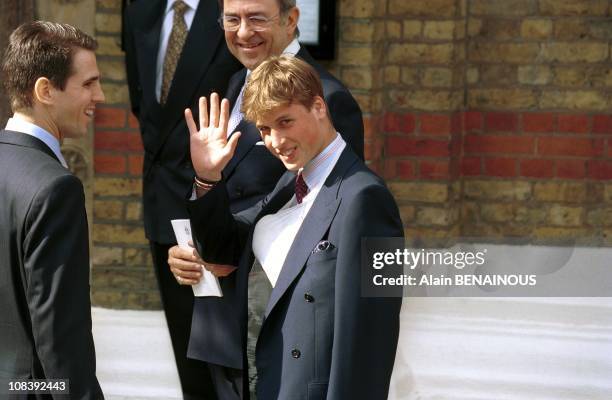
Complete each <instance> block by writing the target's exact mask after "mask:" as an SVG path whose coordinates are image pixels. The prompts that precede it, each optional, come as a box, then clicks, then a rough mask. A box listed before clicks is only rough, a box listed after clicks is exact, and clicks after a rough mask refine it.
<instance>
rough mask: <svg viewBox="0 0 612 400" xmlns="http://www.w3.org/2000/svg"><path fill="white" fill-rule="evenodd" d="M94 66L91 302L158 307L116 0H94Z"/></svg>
mask: <svg viewBox="0 0 612 400" xmlns="http://www.w3.org/2000/svg"><path fill="white" fill-rule="evenodd" d="M96 5H97V9H96V38H97V40H98V42H99V45H100V47H99V48H98V51H97V56H98V67H99V68H100V73H101V75H102V88H103V89H104V94H105V95H106V103H105V104H104V105H103V106H99V107H98V108H97V110H96V119H95V133H94V154H95V155H94V172H95V179H94V207H93V218H91V216H90V220H93V227H92V241H93V254H92V259H93V269H92V286H93V303H94V304H95V305H98V306H105V307H114V308H131V309H142V308H146V309H149V308H160V299H159V295H158V293H157V283H156V281H155V276H154V272H153V268H152V261H151V256H150V253H149V248H148V241H147V240H146V239H145V235H144V227H143V222H142V206H141V195H142V179H141V172H142V162H143V149H142V142H141V139H140V132H139V130H138V121H137V120H136V119H135V118H134V117H133V116H132V114H131V112H130V110H129V96H128V90H127V83H126V76H125V67H124V57H123V52H122V51H121V40H120V35H121V0H97V2H96Z"/></svg>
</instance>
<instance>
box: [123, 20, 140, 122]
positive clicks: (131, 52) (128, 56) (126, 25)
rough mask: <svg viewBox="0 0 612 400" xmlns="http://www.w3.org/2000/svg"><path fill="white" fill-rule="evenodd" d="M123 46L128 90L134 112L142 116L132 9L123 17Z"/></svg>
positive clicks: (135, 114) (138, 116)
mask: <svg viewBox="0 0 612 400" xmlns="http://www.w3.org/2000/svg"><path fill="white" fill-rule="evenodd" d="M122 42H123V48H124V51H125V70H126V71H125V72H126V74H127V82H128V90H129V93H130V105H131V108H132V113H133V114H134V116H136V118H140V100H141V98H142V89H141V86H140V78H139V77H138V63H137V62H136V44H135V43H134V32H133V28H132V25H131V23H130V10H129V9H128V10H125V12H124V17H123V37H122Z"/></svg>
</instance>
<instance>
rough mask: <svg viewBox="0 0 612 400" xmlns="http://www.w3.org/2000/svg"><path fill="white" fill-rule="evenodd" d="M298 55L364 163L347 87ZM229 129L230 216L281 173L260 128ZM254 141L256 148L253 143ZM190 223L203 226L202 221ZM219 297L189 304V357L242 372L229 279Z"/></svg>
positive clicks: (303, 53) (232, 91) (238, 83)
mask: <svg viewBox="0 0 612 400" xmlns="http://www.w3.org/2000/svg"><path fill="white" fill-rule="evenodd" d="M297 56H298V57H300V58H302V59H303V60H305V61H307V62H308V63H310V64H311V65H313V66H314V67H315V69H316V70H317V72H319V75H320V77H321V82H322V85H323V92H324V97H325V101H326V103H327V105H328V108H329V112H330V115H331V118H332V122H333V124H334V127H335V128H336V130H337V131H338V132H340V134H341V135H342V137H343V138H344V140H345V141H346V142H347V143H348V144H349V145H350V146H351V148H352V149H353V150H354V151H355V153H357V155H358V156H359V157H360V158H362V159H363V119H362V114H361V110H360V108H359V105H358V104H357V102H356V101H355V99H354V98H353V96H352V95H351V94H350V92H349V91H348V89H347V88H346V87H345V86H344V85H343V84H342V83H341V82H340V81H338V80H337V79H336V78H334V77H333V76H332V75H331V74H330V73H329V72H327V71H326V70H325V69H324V68H323V67H322V66H321V65H320V64H318V63H317V62H316V61H315V60H314V59H313V58H312V57H311V56H310V54H309V53H308V51H307V50H306V49H304V48H303V47H302V48H301V49H300V51H299V52H298V54H297ZM245 77H246V69H243V70H242V71H239V72H237V73H236V74H235V75H234V76H233V77H232V79H231V81H230V84H229V88H228V92H227V95H226V96H225V97H226V98H227V99H228V100H230V105H232V106H233V104H234V103H235V102H236V99H237V97H238V95H239V93H240V89H241V88H242V86H243V84H244V80H245ZM234 131H240V132H241V137H240V139H239V140H238V146H237V148H236V152H235V154H234V156H233V157H232V159H231V160H230V162H229V164H228V165H227V166H226V167H225V169H224V170H223V177H224V181H225V183H226V185H227V191H228V194H229V204H230V209H231V210H232V212H234V213H235V212H239V211H242V210H244V209H246V208H248V207H250V206H252V205H254V204H255V203H257V202H258V201H259V200H261V199H262V198H263V197H264V196H265V195H266V194H268V193H270V191H271V190H272V189H273V188H274V186H275V185H276V183H277V182H278V179H279V178H280V176H281V175H282V174H283V173H284V172H285V171H286V170H285V167H284V166H283V164H282V163H281V162H280V161H279V160H278V159H277V158H276V157H274V156H273V155H272V154H271V153H270V152H269V151H268V150H267V149H266V147H265V146H263V143H262V142H261V135H260V133H259V130H257V128H256V127H255V125H254V124H253V123H250V122H248V121H246V120H242V121H241V122H240V123H239V124H238V126H237V127H236V129H235V130H234ZM258 143H259V144H258ZM193 223H202V224H205V223H207V222H206V220H201V221H199V222H196V221H194V222H193ZM220 281H221V287H222V289H223V293H224V297H222V298H217V297H199V298H196V299H195V301H194V308H193V319H192V322H191V336H190V339H189V350H188V356H189V357H190V358H195V359H199V360H203V361H207V362H210V363H213V364H217V365H223V366H226V367H231V368H235V369H242V358H241V357H242V356H241V354H240V353H239V352H237V351H236V349H234V348H233V347H232V346H229V347H228V346H227V343H228V342H235V341H236V338H237V336H236V335H238V330H237V329H229V328H230V327H228V326H227V318H226V317H227V315H228V313H231V312H233V311H232V310H233V307H234V305H233V304H232V302H233V301H234V300H233V297H232V295H231V292H233V291H234V290H235V287H236V281H235V277H234V276H233V275H230V276H229V277H226V278H221V279H220Z"/></svg>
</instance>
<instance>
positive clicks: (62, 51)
mask: <svg viewBox="0 0 612 400" xmlns="http://www.w3.org/2000/svg"><path fill="white" fill-rule="evenodd" d="M97 47H98V43H97V42H96V40H95V39H94V38H92V37H91V36H89V35H87V34H86V33H84V32H83V31H81V30H80V29H78V28H75V27H74V26H71V25H68V24H60V23H57V22H47V21H32V22H26V23H24V24H22V25H20V26H19V27H18V28H17V29H15V30H14V31H13V33H11V37H10V38H9V44H8V46H7V48H6V51H5V53H4V60H3V63H2V77H3V79H2V80H3V81H4V86H5V88H6V91H7V93H8V96H9V98H10V100H11V107H12V109H13V111H16V110H20V109H23V108H29V107H32V104H33V102H32V101H33V99H32V92H33V90H34V84H35V83H36V80H37V79H38V78H41V77H45V78H47V79H49V80H50V81H51V83H52V84H53V86H55V87H56V88H58V89H60V90H64V88H65V87H66V81H67V80H68V78H69V77H70V75H71V74H72V56H73V54H74V52H75V50H76V49H79V48H82V49H86V50H91V51H95V50H96V49H97Z"/></svg>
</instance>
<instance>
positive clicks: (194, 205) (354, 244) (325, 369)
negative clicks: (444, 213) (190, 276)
mask: <svg viewBox="0 0 612 400" xmlns="http://www.w3.org/2000/svg"><path fill="white" fill-rule="evenodd" d="M243 96H244V97H243V103H242V109H243V110H244V112H245V114H246V117H247V118H248V119H249V120H252V121H255V122H256V126H257V127H258V129H259V131H260V134H261V138H262V140H263V142H264V145H265V147H266V148H267V149H268V150H269V151H270V153H271V154H273V155H274V156H275V157H277V158H278V159H280V161H281V162H282V163H283V165H284V166H285V168H286V169H287V170H288V171H287V172H285V174H284V175H283V176H282V177H281V178H280V180H279V181H278V183H277V185H276V187H275V188H274V190H273V191H272V192H271V193H270V194H269V195H267V196H266V197H265V198H264V199H263V200H262V201H261V202H259V203H257V204H256V205H255V206H253V207H251V208H249V209H247V210H245V211H243V212H241V213H238V214H236V215H233V214H232V213H231V209H230V207H229V204H230V197H229V196H230V194H229V192H228V185H227V184H226V183H225V177H224V176H223V174H222V171H223V170H224V168H225V165H226V164H227V162H228V161H229V159H230V158H231V156H232V154H233V152H234V149H235V148H236V147H237V145H238V146H239V140H238V139H236V138H235V136H233V137H230V139H229V140H227V139H226V138H227V135H226V129H227V116H228V114H229V105H228V102H227V100H224V101H223V102H222V103H221V105H220V106H219V101H218V97H217V96H216V95H213V96H212V97H211V108H210V110H211V111H210V114H211V116H210V118H208V117H207V109H206V101H202V102H201V104H200V131H199V132H198V130H197V128H196V125H195V123H194V122H193V120H192V119H191V116H190V113H187V119H188V125H189V128H190V132H191V154H192V159H193V163H194V168H195V172H196V181H195V188H196V189H195V191H196V193H195V194H196V197H197V199H195V200H192V201H190V202H189V211H190V215H191V223H192V226H193V232H194V238H195V239H196V242H197V243H196V244H197V249H198V252H199V254H201V255H202V258H203V259H204V262H205V263H207V262H211V263H220V264H230V265H238V269H237V270H236V271H235V272H234V273H233V275H235V276H236V281H237V283H236V290H235V291H234V292H232V293H228V295H229V296H233V297H234V301H233V305H234V307H233V308H231V309H228V313H227V314H226V316H225V321H226V323H225V325H224V326H223V329H224V332H229V331H230V330H232V329H234V330H235V332H233V333H232V334H231V335H228V340H226V343H225V347H224V349H223V350H224V351H226V352H228V353H229V352H233V351H237V352H239V353H240V356H241V359H242V361H243V370H244V371H245V376H246V374H247V373H246V371H247V370H248V378H249V379H248V382H249V383H250V385H249V387H247V385H246V384H245V386H244V387H243V388H242V389H243V398H248V397H249V396H248V395H245V393H248V392H249V391H250V392H251V393H253V392H254V391H256V393H257V394H256V396H257V398H259V399H266V400H273V399H289V398H290V399H336V400H344V399H364V400H366V399H367V400H369V399H385V398H386V397H387V393H388V387H389V380H390V377H391V371H392V368H393V362H394V358H395V351H396V346H397V339H398V333H399V310H400V305H401V297H395V298H394V297H391V298H368V297H363V296H361V274H360V264H361V260H360V257H361V251H360V250H361V240H362V238H365V237H389V236H391V237H403V228H402V223H401V220H400V218H399V212H398V209H397V206H396V204H395V201H394V200H393V197H392V196H391V194H390V192H389V191H388V189H387V188H386V186H385V185H384V183H383V182H382V180H381V179H380V178H378V177H377V176H376V175H375V174H374V173H372V172H371V171H370V170H369V169H368V168H367V167H366V166H365V165H364V163H363V162H362V161H361V160H360V159H359V157H357V156H356V154H355V153H354V152H353V151H352V150H351V149H350V146H348V145H347V144H346V142H345V141H344V140H343V139H342V137H341V136H340V135H339V134H338V133H337V131H336V129H335V127H334V126H333V124H332V122H331V120H330V118H329V114H328V109H327V106H326V104H325V101H324V99H323V90H322V87H321V83H320V80H319V78H318V76H317V73H316V72H315V70H314V69H313V68H312V67H310V66H309V65H308V64H307V63H305V62H303V61H301V60H299V59H298V58H295V57H290V56H282V57H276V58H275V57H273V58H271V59H269V60H267V61H264V62H263V63H262V64H260V66H259V67H258V68H257V69H256V70H255V71H254V72H253V73H252V74H251V77H250V78H249V82H248V84H247V86H246V89H245V92H244V95H243ZM219 109H220V110H221V111H220V113H219ZM240 140H242V138H241V137H240ZM296 173H297V176H296ZM171 261H172V260H171ZM253 287H258V288H259V289H260V290H262V289H263V290H265V289H267V292H265V293H266V294H267V296H265V298H264V299H258V298H256V299H253V298H252V297H251V296H250V291H251V289H252V288H253ZM247 293H248V294H249V295H248V299H247ZM400 296H401V293H400ZM220 328H221V327H215V328H211V329H215V330H217V329H220ZM247 332H248V334H247ZM253 336H254V337H253ZM255 342H256V350H255V347H254V346H253V344H254V343H255ZM245 349H246V352H245ZM250 349H252V351H249V350H250ZM245 353H246V357H245ZM245 358H246V359H247V361H248V362H247V363H246V364H245V363H244V362H245ZM247 365H248V368H247ZM252 397H253V395H252V394H251V398H252Z"/></svg>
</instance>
